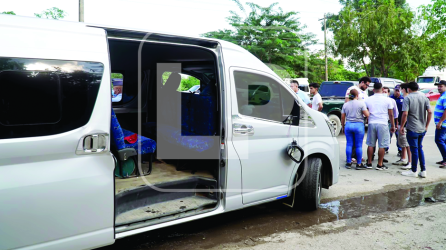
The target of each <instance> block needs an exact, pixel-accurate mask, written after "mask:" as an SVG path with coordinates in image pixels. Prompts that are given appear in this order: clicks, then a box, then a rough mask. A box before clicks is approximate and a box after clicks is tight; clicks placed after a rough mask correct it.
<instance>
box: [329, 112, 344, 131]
mask: <svg viewBox="0 0 446 250" xmlns="http://www.w3.org/2000/svg"><path fill="white" fill-rule="evenodd" d="M328 120H330V122H331V124H332V125H333V127H334V129H335V136H338V135H339V134H340V133H341V129H342V126H341V119H339V117H338V116H337V115H329V116H328Z"/></svg>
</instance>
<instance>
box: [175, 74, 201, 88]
mask: <svg viewBox="0 0 446 250" xmlns="http://www.w3.org/2000/svg"><path fill="white" fill-rule="evenodd" d="M195 85H200V80H198V79H197V78H195V77H193V76H189V77H187V78H184V77H182V78H181V84H180V88H179V91H185V90H188V89H190V88H191V87H192V86H195Z"/></svg>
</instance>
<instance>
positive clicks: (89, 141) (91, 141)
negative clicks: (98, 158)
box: [76, 134, 109, 154]
mask: <svg viewBox="0 0 446 250" xmlns="http://www.w3.org/2000/svg"><path fill="white" fill-rule="evenodd" d="M108 137H109V136H108V134H91V135H86V136H83V137H82V138H81V139H80V140H79V144H78V146H77V149H76V154H95V153H102V152H104V151H106V150H107V145H108Z"/></svg>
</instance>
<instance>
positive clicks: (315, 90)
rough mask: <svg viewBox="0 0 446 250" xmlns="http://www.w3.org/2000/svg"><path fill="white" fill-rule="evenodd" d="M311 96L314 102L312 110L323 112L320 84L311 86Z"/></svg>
mask: <svg viewBox="0 0 446 250" xmlns="http://www.w3.org/2000/svg"><path fill="white" fill-rule="evenodd" d="M310 94H311V95H313V101H312V102H311V104H310V105H311V106H310V107H311V108H312V109H314V110H317V111H321V110H322V107H323V106H322V97H321V95H320V94H319V84H317V83H311V84H310Z"/></svg>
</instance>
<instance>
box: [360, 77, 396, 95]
mask: <svg viewBox="0 0 446 250" xmlns="http://www.w3.org/2000/svg"><path fill="white" fill-rule="evenodd" d="M370 80H372V82H371V83H370V86H369V88H368V90H369V91H368V92H369V96H372V95H373V94H374V92H373V85H374V84H375V83H376V82H380V83H382V85H383V87H389V89H390V95H393V91H394V89H395V86H396V85H398V84H402V83H404V82H403V81H401V80H399V79H394V78H387V77H370Z"/></svg>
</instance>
